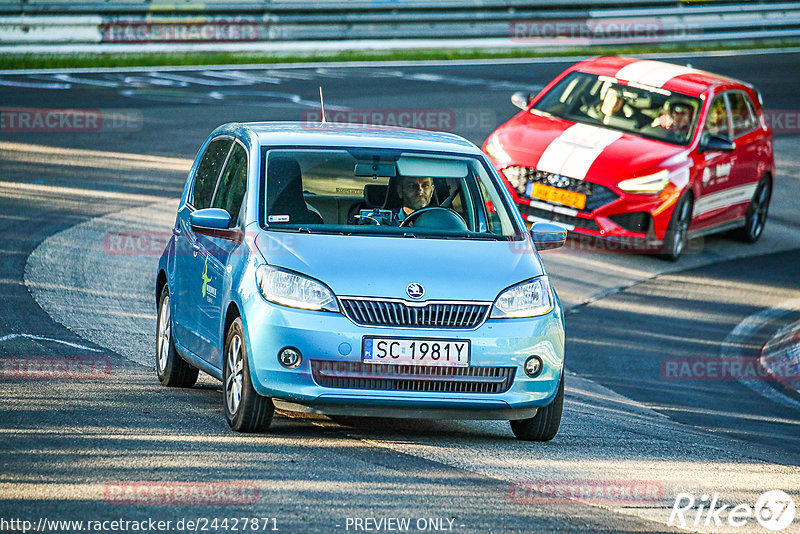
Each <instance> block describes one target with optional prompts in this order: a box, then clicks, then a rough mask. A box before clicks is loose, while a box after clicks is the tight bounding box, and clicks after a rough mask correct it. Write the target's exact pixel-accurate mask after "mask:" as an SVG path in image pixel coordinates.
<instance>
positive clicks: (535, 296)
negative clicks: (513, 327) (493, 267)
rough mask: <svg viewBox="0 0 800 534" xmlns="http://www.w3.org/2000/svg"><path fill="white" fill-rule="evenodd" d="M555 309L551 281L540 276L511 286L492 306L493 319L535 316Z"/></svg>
mask: <svg viewBox="0 0 800 534" xmlns="http://www.w3.org/2000/svg"><path fill="white" fill-rule="evenodd" d="M552 309H553V298H552V297H551V295H550V282H549V281H548V280H547V277H546V276H540V277H539V278H535V279H533V280H528V281H527V282H522V283H521V284H517V285H515V286H511V287H509V288H508V289H506V290H505V291H503V292H502V293H500V295H499V296H498V297H497V299H496V300H495V301H494V306H492V315H491V317H492V318H493V319H503V318H508V317H534V316H536V315H544V314H545V313H548V312H550V310H552Z"/></svg>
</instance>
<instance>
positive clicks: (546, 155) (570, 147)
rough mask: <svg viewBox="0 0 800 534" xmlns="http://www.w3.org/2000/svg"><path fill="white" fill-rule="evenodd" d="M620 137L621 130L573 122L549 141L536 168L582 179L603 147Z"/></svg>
mask: <svg viewBox="0 0 800 534" xmlns="http://www.w3.org/2000/svg"><path fill="white" fill-rule="evenodd" d="M620 137H622V132H616V131H613V130H606V129H605V128H598V127H597V126H591V125H589V124H580V123H579V124H575V125H573V126H570V127H569V128H567V129H566V130H564V132H563V133H562V134H561V135H560V136H558V137H556V138H555V139H553V141H551V142H550V144H549V145H548V146H547V148H546V149H545V151H544V152H543V153H542V155H541V156H540V157H539V162H538V163H537V164H536V168H537V169H538V170H540V171H544V172H552V173H555V174H560V175H562V176H569V177H570V178H575V179H576V180H583V179H584V178H585V177H586V174H587V173H588V172H589V168H590V167H591V166H592V164H593V163H594V161H595V160H596V159H597V157H598V156H599V155H600V154H601V153H602V152H603V150H604V149H605V148H606V147H607V146H608V145H610V144H611V143H613V142H614V141H616V140H617V139H619V138H620Z"/></svg>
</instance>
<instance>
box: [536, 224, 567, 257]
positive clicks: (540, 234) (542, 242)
mask: <svg viewBox="0 0 800 534" xmlns="http://www.w3.org/2000/svg"><path fill="white" fill-rule="evenodd" d="M531 237H532V238H533V244H534V245H536V250H552V249H554V248H561V247H563V246H564V243H565V242H566V241H567V229H566V228H564V227H563V226H561V225H560V224H554V223H549V222H537V223H535V224H534V225H533V226H531Z"/></svg>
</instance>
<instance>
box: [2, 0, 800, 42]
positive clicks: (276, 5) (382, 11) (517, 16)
mask: <svg viewBox="0 0 800 534" xmlns="http://www.w3.org/2000/svg"><path fill="white" fill-rule="evenodd" d="M620 5H625V6H627V7H625V8H622V9H620V8H619V7H617V6H620ZM435 6H436V7H435V8H433V7H431V3H429V2H421V1H417V0H372V1H362V0H350V1H347V0H316V1H315V2H313V3H312V2H306V1H304V0H298V1H297V2H286V1H267V0H252V1H246V0H234V1H232V2H223V1H221V0H206V1H205V2H203V3H202V4H200V3H195V2H191V1H178V2H172V3H170V4H162V3H158V2H151V1H144V0H113V1H108V2H97V1H95V2H72V1H68V0H47V1H45V0H17V1H8V0H5V1H3V0H0V47H1V48H2V50H3V51H6V52H7V51H10V50H11V51H13V50H14V48H15V47H18V48H20V49H23V48H24V47H25V45H49V46H57V45H63V44H67V43H68V44H80V45H98V44H105V45H111V46H110V48H113V45H120V44H129V45H130V44H150V45H152V44H154V43H160V44H177V43H184V44H192V45H197V44H198V43H204V44H205V45H213V44H227V45H230V44H232V43H234V44H235V43H239V44H243V43H248V42H249V43H266V44H267V45H268V44H269V43H281V44H283V45H284V49H285V48H286V47H285V45H286V44H290V43H305V44H306V49H313V47H314V44H313V43H315V42H318V43H319V44H320V45H321V44H322V41H325V42H326V43H328V45H329V44H330V42H339V43H340V44H342V46H344V47H347V46H350V47H354V44H355V41H363V40H374V41H375V42H377V43H379V47H380V48H403V47H406V46H409V43H411V41H412V40H416V41H422V43H423V44H424V45H425V46H428V47H438V46H443V47H462V46H465V45H466V46H480V44H481V43H484V44H486V45H487V46H491V47H503V46H505V47H509V48H510V47H518V46H548V47H558V46H576V45H589V44H618V43H625V44H640V43H641V44H643V43H675V42H685V41H687V40H694V41H730V40H759V39H775V38H795V37H800V3H797V2H778V1H770V2H763V3H758V4H755V3H752V2H735V1H731V2H726V3H725V4H718V3H700V2H688V3H686V4H683V3H676V2H675V1H672V0H646V1H643V0H614V2H613V6H614V7H611V6H612V4H611V2H610V1H607V0H595V1H593V2H592V1H589V2H575V1H574V0H573V1H570V0H547V1H546V2H531V1H530V0H472V1H469V0H461V1H455V0H439V1H438V2H437V3H436V4H435ZM387 40H390V41H391V42H386V41H387ZM347 43H353V44H352V45H348V44H347ZM415 46H416V47H419V42H417V43H416V44H415ZM206 47H208V46H206ZM110 48H109V47H106V50H108V49H110ZM119 48H120V49H121V50H122V49H123V48H124V47H119ZM128 48H130V47H128ZM229 48H230V47H229ZM263 50H264V51H267V52H268V51H269V47H268V46H267V47H266V48H264V49H263Z"/></svg>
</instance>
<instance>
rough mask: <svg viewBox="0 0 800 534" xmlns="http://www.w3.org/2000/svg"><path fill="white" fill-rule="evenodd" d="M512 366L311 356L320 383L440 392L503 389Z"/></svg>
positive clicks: (511, 376)
mask: <svg viewBox="0 0 800 534" xmlns="http://www.w3.org/2000/svg"><path fill="white" fill-rule="evenodd" d="M514 371H515V369H514V367H434V366H422V365H383V364H365V363H361V362H335V361H327V360H311V374H312V376H313V377H314V381H315V382H316V383H317V384H319V385H320V386H323V387H329V388H347V389H371V390H384V391H386V390H388V391H429V392H440V393H503V392H504V391H508V388H510V387H511V384H512V383H513V382H514Z"/></svg>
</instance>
